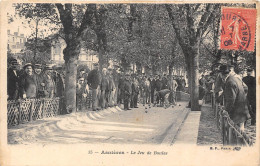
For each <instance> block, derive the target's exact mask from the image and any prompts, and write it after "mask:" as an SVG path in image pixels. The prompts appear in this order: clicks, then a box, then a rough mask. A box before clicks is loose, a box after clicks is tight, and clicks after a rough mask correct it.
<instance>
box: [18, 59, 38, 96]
mask: <svg viewBox="0 0 260 166" xmlns="http://www.w3.org/2000/svg"><path fill="white" fill-rule="evenodd" d="M23 69H24V71H25V75H24V76H23V78H22V80H21V90H20V93H21V97H22V98H23V99H25V98H36V95H37V86H38V85H37V79H36V76H35V74H34V72H33V65H32V64H31V63H26V64H25V65H24V67H23Z"/></svg>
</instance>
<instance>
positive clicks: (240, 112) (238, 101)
mask: <svg viewBox="0 0 260 166" xmlns="http://www.w3.org/2000/svg"><path fill="white" fill-rule="evenodd" d="M213 89H214V93H215V97H216V102H217V104H221V105H224V106H225V110H226V111H227V112H228V113H229V116H230V118H231V119H232V120H233V121H234V123H235V124H236V125H238V126H239V127H240V130H242V131H243V130H244V127H245V122H246V121H247V120H249V121H250V120H251V124H252V125H255V123H256V79H255V77H254V76H253V70H252V69H247V76H246V77H243V70H242V69H240V68H238V67H234V66H233V65H221V66H220V68H219V70H218V71H217V74H216V79H215V81H214V88H213Z"/></svg>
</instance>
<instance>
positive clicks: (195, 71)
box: [191, 38, 200, 111]
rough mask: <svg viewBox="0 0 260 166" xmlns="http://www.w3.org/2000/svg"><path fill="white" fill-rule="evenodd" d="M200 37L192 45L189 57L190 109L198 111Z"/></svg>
mask: <svg viewBox="0 0 260 166" xmlns="http://www.w3.org/2000/svg"><path fill="white" fill-rule="evenodd" d="M199 48H200V38H199V39H198V42H196V44H195V45H194V46H193V47H192V53H193V54H192V57H191V76H192V78H191V94H192V95H191V111H200V106H199V54H200V49H199Z"/></svg>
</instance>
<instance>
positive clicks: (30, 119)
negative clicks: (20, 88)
mask: <svg viewBox="0 0 260 166" xmlns="http://www.w3.org/2000/svg"><path fill="white" fill-rule="evenodd" d="M31 102H32V104H31V110H30V114H29V121H32V116H33V108H34V99H32V100H31Z"/></svg>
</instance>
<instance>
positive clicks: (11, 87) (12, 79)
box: [7, 59, 19, 100]
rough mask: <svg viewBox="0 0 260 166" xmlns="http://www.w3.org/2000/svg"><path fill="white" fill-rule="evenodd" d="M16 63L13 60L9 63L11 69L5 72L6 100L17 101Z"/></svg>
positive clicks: (17, 77)
mask: <svg viewBox="0 0 260 166" xmlns="http://www.w3.org/2000/svg"><path fill="white" fill-rule="evenodd" d="M18 65H19V64H18V63H17V60H16V59H14V60H12V61H11V67H10V68H9V69H8V70H7V94H8V100H17V99H18V98H19V74H18V71H17V69H18Z"/></svg>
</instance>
